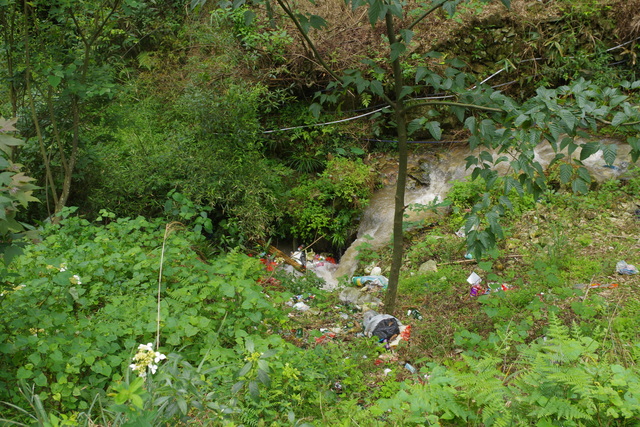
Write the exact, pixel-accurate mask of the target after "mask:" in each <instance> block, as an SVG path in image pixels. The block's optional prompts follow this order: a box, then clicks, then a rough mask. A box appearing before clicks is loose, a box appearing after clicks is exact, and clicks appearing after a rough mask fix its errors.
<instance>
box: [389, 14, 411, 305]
mask: <svg viewBox="0 0 640 427" xmlns="http://www.w3.org/2000/svg"><path fill="white" fill-rule="evenodd" d="M385 20H386V24H387V36H388V37H389V46H391V45H392V44H393V43H395V42H396V41H397V39H396V35H395V27H394V25H393V17H392V15H391V13H390V12H387V15H386V17H385ZM393 80H394V86H395V87H394V90H395V103H394V105H393V107H394V115H395V121H396V132H397V137H398V178H397V181H396V195H395V209H394V213H393V258H392V263H391V274H390V275H389V286H388V288H387V293H386V296H385V302H384V303H385V312H386V313H388V314H393V313H394V312H395V309H396V298H397V295H398V282H399V280H400V267H402V258H403V251H404V247H403V245H404V236H403V232H402V224H403V219H404V193H405V185H406V182H407V158H408V150H407V125H406V112H405V109H404V101H403V100H402V99H401V98H400V94H401V92H402V87H403V86H404V78H403V76H402V68H401V65H400V59H399V58H396V59H395V60H394V61H393Z"/></svg>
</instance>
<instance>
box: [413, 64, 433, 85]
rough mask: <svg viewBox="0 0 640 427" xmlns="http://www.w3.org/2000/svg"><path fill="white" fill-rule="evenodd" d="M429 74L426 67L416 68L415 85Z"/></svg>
mask: <svg viewBox="0 0 640 427" xmlns="http://www.w3.org/2000/svg"><path fill="white" fill-rule="evenodd" d="M429 72H430V71H429V69H428V68H427V67H418V68H417V69H416V79H415V81H416V84H417V83H418V82H419V81H420V80H422V78H423V77H424V76H426V75H427V74H428V73H429Z"/></svg>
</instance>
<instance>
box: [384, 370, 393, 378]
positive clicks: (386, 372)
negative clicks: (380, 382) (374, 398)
mask: <svg viewBox="0 0 640 427" xmlns="http://www.w3.org/2000/svg"><path fill="white" fill-rule="evenodd" d="M382 372H384V375H385V377H386V376H387V375H389V374H390V373H391V372H392V370H391V369H389V368H386V369H385V370H384V371H382Z"/></svg>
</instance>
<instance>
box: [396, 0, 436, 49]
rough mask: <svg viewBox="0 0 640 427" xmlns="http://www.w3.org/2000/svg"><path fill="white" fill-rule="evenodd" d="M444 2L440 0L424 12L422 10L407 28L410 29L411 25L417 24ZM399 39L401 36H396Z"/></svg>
mask: <svg viewBox="0 0 640 427" xmlns="http://www.w3.org/2000/svg"><path fill="white" fill-rule="evenodd" d="M443 4H444V0H440V3H438V4H437V5H435V6H433V7H432V8H431V9H429V10H427V11H426V12H424V13H423V14H422V15H420V16H419V17H418V18H416V20H415V21H413V22H412V23H411V24H410V25H409V26H408V27H407V30H411V29H412V28H413V27H415V26H416V25H418V24H419V23H420V22H421V21H422V20H423V19H424V18H426V17H427V16H429V15H431V14H432V13H433V12H435V11H436V10H438V9H439V8H440V6H442V5H443ZM398 39H399V40H401V39H402V37H398Z"/></svg>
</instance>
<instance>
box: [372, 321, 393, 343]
mask: <svg viewBox="0 0 640 427" xmlns="http://www.w3.org/2000/svg"><path fill="white" fill-rule="evenodd" d="M399 333H400V326H399V325H398V319H396V318H394V317H393V318H390V319H384V320H381V321H380V322H378V324H377V325H376V327H375V328H374V330H373V332H372V334H371V335H375V336H377V337H378V338H380V341H385V340H387V341H390V340H391V339H392V338H393V337H394V336H396V335H398V334H399Z"/></svg>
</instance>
